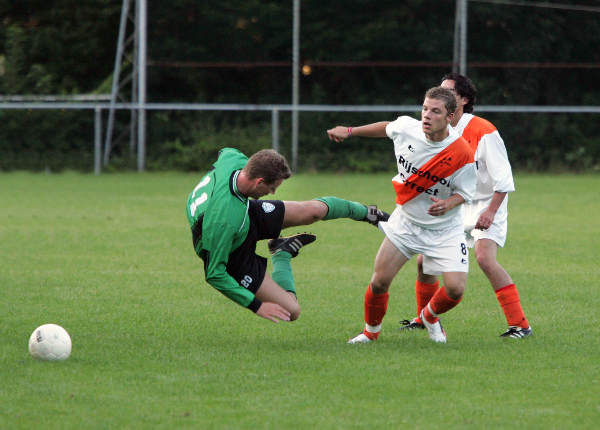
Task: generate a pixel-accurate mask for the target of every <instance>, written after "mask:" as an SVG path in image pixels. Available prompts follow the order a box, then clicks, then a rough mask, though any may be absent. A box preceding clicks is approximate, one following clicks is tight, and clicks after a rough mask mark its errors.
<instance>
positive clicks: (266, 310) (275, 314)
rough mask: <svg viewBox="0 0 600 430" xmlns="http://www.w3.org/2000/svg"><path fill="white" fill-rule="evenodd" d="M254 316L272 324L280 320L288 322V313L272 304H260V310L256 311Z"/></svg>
mask: <svg viewBox="0 0 600 430" xmlns="http://www.w3.org/2000/svg"><path fill="white" fill-rule="evenodd" d="M256 315H258V316H260V317H263V318H266V319H268V320H271V321H273V322H274V323H278V322H279V321H280V320H281V321H289V320H290V313H289V312H288V311H287V310H286V309H285V308H283V307H282V306H279V305H278V304H277V303H272V302H262V304H261V305H260V308H258V310H257V311H256Z"/></svg>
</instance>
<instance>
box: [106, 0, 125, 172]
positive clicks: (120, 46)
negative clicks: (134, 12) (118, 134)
mask: <svg viewBox="0 0 600 430" xmlns="http://www.w3.org/2000/svg"><path fill="white" fill-rule="evenodd" d="M129 2H130V0H123V6H122V7H121V22H120V23H119V37H118V39H117V54H116V56H115V67H114V70H113V77H112V90H111V97H110V104H111V106H110V109H109V110H108V124H107V126H106V141H105V143H104V165H105V166H106V165H107V164H108V160H109V158H110V151H111V147H112V134H113V127H114V123H115V107H114V105H115V103H116V102H117V96H118V94H119V77H120V75H121V61H122V59H123V50H124V49H125V31H126V30H127V16H128V14H129Z"/></svg>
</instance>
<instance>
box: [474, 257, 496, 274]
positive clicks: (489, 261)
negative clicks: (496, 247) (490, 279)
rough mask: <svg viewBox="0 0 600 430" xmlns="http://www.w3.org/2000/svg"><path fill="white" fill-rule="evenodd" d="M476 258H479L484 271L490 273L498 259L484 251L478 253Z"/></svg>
mask: <svg viewBox="0 0 600 430" xmlns="http://www.w3.org/2000/svg"><path fill="white" fill-rule="evenodd" d="M475 258H476V259H477V264H479V267H481V270H483V271H484V273H488V272H489V271H490V270H492V269H493V267H494V265H495V264H496V261H495V260H494V259H493V258H492V257H490V256H489V255H487V254H486V253H483V252H478V253H476V254H475Z"/></svg>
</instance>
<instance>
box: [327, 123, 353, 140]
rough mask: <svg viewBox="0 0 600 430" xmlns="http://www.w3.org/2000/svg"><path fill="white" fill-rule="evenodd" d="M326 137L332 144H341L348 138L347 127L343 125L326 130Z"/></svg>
mask: <svg viewBox="0 0 600 430" xmlns="http://www.w3.org/2000/svg"><path fill="white" fill-rule="evenodd" d="M327 136H329V140H332V141H334V142H342V141H344V140H346V139H347V138H348V137H350V136H349V135H348V127H344V126H343V125H338V126H337V127H333V128H332V129H330V130H327Z"/></svg>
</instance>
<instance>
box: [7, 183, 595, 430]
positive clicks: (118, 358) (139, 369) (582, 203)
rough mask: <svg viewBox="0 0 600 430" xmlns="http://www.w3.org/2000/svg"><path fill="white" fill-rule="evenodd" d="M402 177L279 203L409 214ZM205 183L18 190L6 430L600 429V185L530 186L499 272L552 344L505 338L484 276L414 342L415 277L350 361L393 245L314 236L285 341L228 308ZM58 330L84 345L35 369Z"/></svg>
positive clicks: (398, 283) (10, 197) (522, 190)
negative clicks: (210, 271)
mask: <svg viewBox="0 0 600 430" xmlns="http://www.w3.org/2000/svg"><path fill="white" fill-rule="evenodd" d="M391 176H392V175H391V173H390V174H384V175H376V176H373V175H321V174H319V175H298V176H297V177H294V178H292V179H291V180H289V181H287V182H286V183H284V185H283V186H282V187H281V188H280V191H278V194H277V196H276V197H277V198H281V199H295V200H301V199H310V198H312V197H317V196H321V195H338V196H340V197H346V198H350V199H353V200H359V201H364V202H365V203H376V204H378V205H380V206H381V207H383V208H384V209H387V210H391V209H392V208H393V190H392V187H391V183H390V178H391ZM199 178H200V175H186V174H114V175H102V176H99V177H94V176H91V175H80V174H74V173H65V174H60V175H43V174H29V173H10V174H1V175H0V204H1V209H0V258H1V266H0V288H1V289H0V322H1V324H0V335H1V339H2V347H1V348H0V428H2V429H31V428H36V427H40V426H42V425H43V426H44V427H45V428H49V429H81V428H86V429H113V428H119V429H141V428H144V429H146V428H163V429H179V428H190V429H192V428H193V429H210V428H216V429H221V428H229V429H243V428H248V429H251V428H260V429H263V428H268V429H283V428H288V429H315V428H325V429H363V428H368V429H397V428H407V429H411V428H417V429H428V428H431V429H440V428H444V429H470V428H472V429H481V428H509V429H514V428H528V429H529V428H533V429H565V428H573V429H584V428H585V429H590V428H598V427H599V426H600V401H599V399H600V361H599V357H600V340H599V339H600V329H599V321H598V311H599V309H600V299H599V293H598V285H597V284H598V279H599V275H600V263H599V261H600V260H599V258H598V250H599V249H600V216H599V215H598V213H599V212H600V199H598V189H600V176H537V175H536V176H533V175H532V176H529V175H520V176H517V178H516V185H517V192H516V193H514V194H513V195H511V196H510V217H509V239H508V242H507V245H506V248H505V249H504V250H501V251H500V253H499V259H500V261H501V263H502V264H503V265H504V266H505V267H506V268H507V269H508V271H509V272H510V274H511V275H512V277H513V278H514V280H515V281H516V283H517V286H518V287H519V291H520V295H521V300H522V303H523V307H524V309H525V312H526V314H527V316H528V318H529V320H530V322H531V324H532V326H533V328H534V336H533V337H531V338H528V339H525V340H522V341H511V340H505V339H500V338H498V335H499V334H500V333H501V332H502V331H503V330H504V329H505V325H506V323H505V320H504V316H503V314H502V312H501V310H500V308H499V306H498V303H497V301H496V299H495V296H494V294H493V292H492V289H491V287H490V286H489V284H488V282H487V280H486V279H485V277H484V276H483V274H482V273H481V271H480V270H479V268H478V267H477V264H476V262H475V261H474V260H473V258H471V267H472V270H471V274H470V276H469V282H468V286H467V293H466V295H465V298H464V300H463V301H462V303H461V304H460V306H458V307H457V308H455V309H453V310H452V311H451V312H449V313H448V314H447V315H446V316H445V317H444V326H445V329H446V331H447V333H448V338H449V340H448V344H446V345H437V344H434V343H433V342H431V341H430V340H429V339H428V338H427V335H426V334H425V333H424V332H418V333H401V332H400V331H399V330H398V327H399V321H400V320H402V319H404V318H406V317H409V316H411V315H412V314H413V313H414V309H415V299H414V273H415V267H414V262H409V263H408V264H407V266H406V267H405V268H404V269H403V270H401V272H400V273H399V275H398V276H397V278H396V280H395V281H394V284H393V285H392V287H391V290H390V293H391V298H390V304H389V310H388V314H387V316H386V318H385V320H384V329H383V334H382V336H381V337H380V340H379V341H378V342H377V343H376V344H371V345H346V344H345V342H346V340H347V339H348V338H349V337H350V336H352V335H355V334H356V333H358V332H359V331H360V330H361V328H362V325H363V320H362V318H363V310H362V309H363V296H364V291H365V288H366V285H367V283H368V281H369V278H370V276H371V271H372V263H373V258H374V256H375V253H376V251H377V249H378V246H379V243H380V242H381V239H382V235H381V233H380V232H378V231H377V230H376V229H374V228H373V227H372V226H369V225H367V224H365V223H357V222H353V221H347V220H338V221H328V222H321V223H317V224H314V225H312V226H310V227H307V228H306V230H307V231H312V232H314V233H316V234H317V236H318V240H317V242H316V243H315V244H314V245H311V246H310V247H307V248H306V249H304V250H303V251H302V253H301V255H300V256H299V257H298V258H296V259H294V260H293V267H294V273H295V277H296V283H297V288H298V293H299V298H300V302H301V305H302V316H301V317H300V319H299V320H298V321H296V322H294V323H281V324H273V323H271V322H269V321H267V320H264V319H261V318H258V317H256V316H254V315H253V314H252V313H251V312H249V311H247V310H245V309H242V308H240V307H239V306H237V305H235V304H234V303H233V302H230V301H229V300H227V299H226V298H225V297H223V296H221V295H220V294H219V293H217V292H216V291H215V290H213V289H212V287H210V286H207V285H206V283H205V281H204V276H203V271H202V266H201V264H200V263H201V261H200V260H199V259H198V258H197V257H196V256H195V254H194V252H193V249H192V244H191V237H190V233H189V231H188V227H187V222H186V219H185V210H184V207H185V200H186V197H187V194H188V192H189V191H191V189H192V188H193V187H194V186H195V184H196V182H197V181H198V180H199ZM298 230H302V229H294V230H290V232H295V231H298ZM259 252H260V253H262V254H263V255H266V254H267V252H266V246H265V244H263V243H261V244H260V245H259ZM47 322H54V323H58V324H61V325H62V326H64V327H65V328H66V329H67V330H68V331H69V333H70V334H71V337H72V339H73V352H72V355H71V357H70V358H69V359H68V360H67V361H65V362H62V363H47V362H38V361H35V360H33V359H32V358H31V357H30V356H29V355H28V352H27V340H28V338H29V335H30V333H31V332H32V331H33V329H34V328H35V327H37V326H38V325H40V324H43V323H47Z"/></svg>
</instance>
